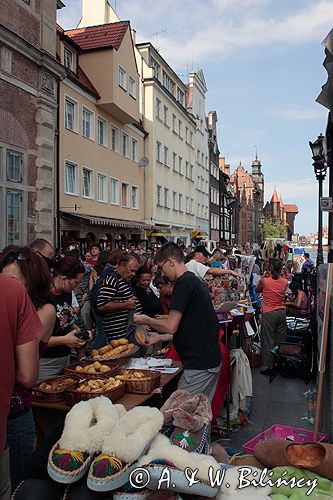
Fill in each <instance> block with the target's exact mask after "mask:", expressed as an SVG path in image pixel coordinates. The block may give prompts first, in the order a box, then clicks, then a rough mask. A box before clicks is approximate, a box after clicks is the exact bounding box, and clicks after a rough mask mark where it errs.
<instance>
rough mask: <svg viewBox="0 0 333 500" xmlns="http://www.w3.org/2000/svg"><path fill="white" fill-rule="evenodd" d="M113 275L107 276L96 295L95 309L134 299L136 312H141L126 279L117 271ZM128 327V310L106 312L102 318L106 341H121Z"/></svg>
mask: <svg viewBox="0 0 333 500" xmlns="http://www.w3.org/2000/svg"><path fill="white" fill-rule="evenodd" d="M114 274H115V275H116V276H117V278H116V277H115V276H113V275H110V276H107V277H106V278H105V279H104V281H103V283H102V285H101V287H100V289H99V293H98V297H97V307H99V306H103V305H104V304H108V303H109V302H111V301H112V302H126V301H127V300H129V299H132V298H134V299H136V302H137V306H136V312H139V313H140V312H141V306H140V303H139V301H138V300H137V298H136V296H135V294H134V292H133V289H132V288H131V286H130V284H129V283H128V281H127V280H126V279H124V278H123V277H122V276H120V274H119V273H118V271H117V270H115V271H114ZM127 326H128V309H124V310H122V311H115V312H108V313H105V314H104V316H103V330H104V333H105V334H106V336H107V337H108V339H109V340H110V339H121V338H122V337H125V336H126V333H127Z"/></svg>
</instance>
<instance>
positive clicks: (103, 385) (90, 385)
mask: <svg viewBox="0 0 333 500" xmlns="http://www.w3.org/2000/svg"><path fill="white" fill-rule="evenodd" d="M121 384H122V382H121V380H116V379H115V378H114V377H109V378H94V379H91V380H86V381H84V382H81V383H80V384H79V385H78V386H77V387H76V389H75V392H89V393H94V394H95V393H101V394H102V393H103V392H107V391H110V390H111V389H115V388H116V387H119V386H120V385H121Z"/></svg>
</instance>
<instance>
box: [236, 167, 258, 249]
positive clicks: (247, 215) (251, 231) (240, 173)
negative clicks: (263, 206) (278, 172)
mask: <svg viewBox="0 0 333 500" xmlns="http://www.w3.org/2000/svg"><path fill="white" fill-rule="evenodd" d="M230 183H231V184H232V186H233V189H234V192H235V196H236V198H237V203H238V210H237V214H236V226H235V240H236V243H239V244H241V245H244V244H245V243H247V242H249V243H255V223H254V215H255V214H254V201H253V193H254V181H253V177H252V175H251V174H249V172H247V170H245V168H244V167H243V165H242V164H241V163H240V164H239V166H238V167H237V168H236V170H235V171H234V173H233V174H232V175H231V178H230Z"/></svg>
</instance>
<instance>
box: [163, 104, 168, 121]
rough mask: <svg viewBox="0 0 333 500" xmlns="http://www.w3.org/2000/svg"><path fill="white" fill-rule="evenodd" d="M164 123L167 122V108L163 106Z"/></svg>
mask: <svg viewBox="0 0 333 500" xmlns="http://www.w3.org/2000/svg"><path fill="white" fill-rule="evenodd" d="M164 123H165V124H166V125H167V123H168V108H167V106H164Z"/></svg>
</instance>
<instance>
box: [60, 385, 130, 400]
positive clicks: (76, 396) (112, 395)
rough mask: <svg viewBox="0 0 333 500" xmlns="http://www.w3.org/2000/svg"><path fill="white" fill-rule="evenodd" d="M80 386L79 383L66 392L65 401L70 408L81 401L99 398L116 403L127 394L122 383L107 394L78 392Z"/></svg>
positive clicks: (106, 392)
mask: <svg viewBox="0 0 333 500" xmlns="http://www.w3.org/2000/svg"><path fill="white" fill-rule="evenodd" d="M78 385H79V382H77V383H76V384H75V385H72V386H71V387H70V389H68V390H67V391H66V392H65V401H66V403H67V404H68V406H73V405H75V404H76V403H79V402H80V401H88V399H92V398H98V397H99V396H105V397H106V398H109V399H111V401H116V400H117V399H119V398H121V396H122V395H123V394H124V392H125V383H121V384H120V385H118V387H115V388H114V389H110V390H109V391H105V392H76V390H75V389H76V388H77V387H78Z"/></svg>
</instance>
